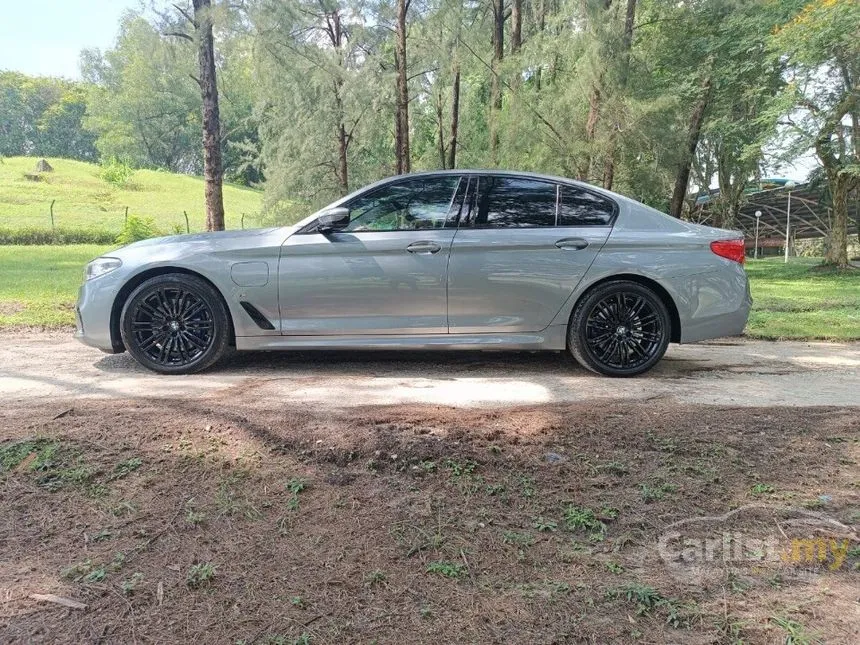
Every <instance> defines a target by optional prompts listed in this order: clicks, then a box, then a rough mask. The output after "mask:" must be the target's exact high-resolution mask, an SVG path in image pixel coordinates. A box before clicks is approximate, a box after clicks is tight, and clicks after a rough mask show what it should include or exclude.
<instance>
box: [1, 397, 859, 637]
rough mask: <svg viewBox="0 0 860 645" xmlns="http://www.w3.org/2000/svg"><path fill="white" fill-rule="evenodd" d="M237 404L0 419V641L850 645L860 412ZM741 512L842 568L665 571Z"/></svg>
mask: <svg viewBox="0 0 860 645" xmlns="http://www.w3.org/2000/svg"><path fill="white" fill-rule="evenodd" d="M240 398H241V397H235V398H233V399H231V402H229V403H228V401H226V400H223V399H220V398H219V397H217V396H213V397H210V398H203V397H198V398H190V399H189V398H187V397H181V396H178V395H177V396H175V397H169V396H160V397H159V398H146V397H145V393H142V394H141V397H140V398H134V399H121V398H112V399H100V398H86V399H82V398H69V399H63V398H59V397H55V398H50V399H48V398H45V399H39V400H38V404H36V401H35V400H34V401H21V402H20V403H17V404H15V403H13V402H8V403H7V404H6V405H4V407H3V408H2V409H0V555H2V557H0V642H4V643H5V642H15V643H19V642H20V643H41V642H46V643H53V642H58V643H102V642H104V643H131V642H141V643H143V642H147V643H148V642H163V643H167V642H170V643H185V642H196V643H235V642H242V643H359V642H360V643H370V642H378V643H448V642H470V643H569V642H593V643H612V642H617V643H626V642H631V641H638V642H643V643H665V642H685V643H730V642H740V640H741V639H742V640H743V642H749V643H776V642H784V641H785V639H786V638H787V637H788V636H790V635H794V637H795V640H794V641H792V642H815V639H820V640H822V641H826V642H828V643H856V642H860V619H858V616H860V605H858V600H860V598H858V595H860V594H858V588H860V587H858V577H860V573H859V572H858V570H857V569H858V562H860V549H858V542H857V540H856V533H857V529H858V523H860V496H858V485H860V476H859V475H860V470H858V460H860V415H858V412H857V408H852V407H802V406H798V407H793V408H782V407H779V408H769V407H754V406H746V407H727V406H712V405H700V404H688V403H676V402H672V401H667V400H665V399H658V400H653V401H647V400H646V401H642V400H639V401H619V400H606V399H601V400H592V401H588V402H581V403H548V404H543V405H534V406H532V405H529V406H520V407H507V408H490V409H486V408H485V409H480V408H454V407H447V406H436V405H426V404H425V405H421V404H413V405H400V406H372V407H370V406H367V407H361V406H358V407H350V408H328V407H320V406H312V405H296V404H293V403H284V402H283V401H279V400H278V399H277V398H274V399H268V400H265V401H259V400H257V401H255V402H254V404H253V406H252V405H251V404H247V403H246V404H242V403H234V402H233V401H238V400H240ZM748 504H756V505H758V509H759V510H758V511H757V515H756V516H755V517H754V518H753V517H750V518H749V519H744V517H742V516H740V515H738V516H736V517H735V519H734V520H733V522H734V523H733V525H732V531H748V532H755V531H758V532H759V534H761V531H762V530H765V531H766V532H768V535H771V534H772V535H774V536H776V537H777V538H779V539H782V537H784V538H785V539H786V540H787V539H788V538H789V537H792V536H793V535H794V533H791V529H790V528H785V527H787V526H788V525H787V524H785V525H784V524H783V523H782V520H781V519H780V517H779V513H780V512H781V511H779V509H781V508H785V507H791V508H795V509H803V512H805V513H806V514H808V515H810V516H815V517H816V518H819V519H821V521H822V522H825V528H822V524H821V522H819V523H818V524H817V525H815V526H813V525H811V524H809V525H808V526H809V528H808V529H804V530H808V531H809V532H814V533H815V534H816V535H819V536H824V537H826V538H827V539H834V540H835V539H837V538H838V539H843V538H844V539H846V540H849V541H850V548H849V549H847V550H846V557H845V559H844V562H840V563H839V564H840V566H838V567H834V566H832V565H833V564H835V563H834V562H833V560H832V559H829V557H828V559H821V560H818V559H815V558H812V559H811V561H805V562H793V561H792V562H782V563H772V562H771V563H766V564H762V565H761V566H758V567H752V568H747V569H744V570H742V571H740V572H739V571H738V570H736V569H733V568H731V567H730V566H728V565H727V564H726V563H724V562H716V563H714V562H710V563H707V564H706V568H707V567H710V569H709V573H710V574H711V575H709V576H704V577H696V576H690V577H689V578H685V577H683V576H678V575H677V571H676V572H675V574H674V575H673V570H672V569H671V568H670V567H669V566H668V565H667V563H666V562H664V561H663V560H662V559H661V558H660V557H659V554H658V552H657V548H656V545H657V544H658V543H659V541H660V537H661V535H662V534H663V532H664V531H665V529H666V527H669V526H671V525H672V524H673V523H674V522H678V521H679V520H685V519H689V518H696V517H701V516H719V515H721V514H724V513H726V512H727V511H731V510H732V509H736V510H737V509H742V508H743V507H745V505H748ZM771 511H772V512H771ZM762 513H764V516H763V515H762ZM768 513H770V515H768ZM765 516H766V517H765ZM826 522H830V524H826ZM763 527H764V529H763ZM827 527H831V528H827ZM833 527H836V528H833ZM828 531H829V533H828ZM780 534H782V537H781V536H780ZM32 594H56V595H57V596H60V597H62V598H66V599H71V600H74V601H77V602H80V603H83V604H85V605H86V608H85V609H74V608H69V607H66V606H63V605H60V604H56V603H51V602H48V603H46V602H42V601H37V600H34V599H32V598H31V595H32ZM801 637H802V638H808V639H811V640H809V641H803V640H800V639H801Z"/></svg>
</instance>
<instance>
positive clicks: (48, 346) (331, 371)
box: [0, 332, 860, 409]
mask: <svg viewBox="0 0 860 645" xmlns="http://www.w3.org/2000/svg"><path fill="white" fill-rule="evenodd" d="M0 339H2V341H3V342H0V402H3V401H10V402H17V403H24V402H30V403H32V402H34V401H41V400H49V399H53V398H55V397H76V398H79V397H108V398H122V399H125V398H135V397H138V396H149V397H153V396H154V397H167V398H173V397H176V396H177V395H181V396H182V397H183V398H186V399H187V398H197V397H204V398H205V397H215V398H218V399H220V400H222V401H224V402H229V403H239V402H252V401H258V402H265V401H266V400H271V401H277V402H279V403H281V404H293V405H308V406H310V407H313V408H314V409H320V408H342V407H346V406H357V405H359V406H360V405H377V404H379V405H390V404H427V403H430V404H438V405H454V406H469V407H489V406H510V405H529V404H534V403H550V402H571V403H573V402H593V401H595V400H602V401H607V400H617V399H625V400H643V399H646V400H648V399H653V398H655V397H664V398H669V399H672V400H677V401H680V402H685V403H711V404H719V405H752V406H776V405H792V406H794V405H799V406H806V405H857V404H858V396H857V393H858V392H860V343H821V342H770V341H750V340H743V339H725V340H722V341H714V342H709V343H699V344H694V345H671V346H670V347H669V351H668V353H667V354H666V357H665V358H664V359H663V360H662V361H661V362H660V363H659V364H658V365H657V367H655V369H653V370H652V371H651V372H649V373H648V374H647V375H646V376H645V377H643V378H637V379H604V378H599V377H597V376H595V375H593V374H591V373H590V372H588V371H586V370H584V369H582V368H580V367H578V366H577V365H576V364H575V363H573V361H571V359H570V358H569V357H568V356H567V355H565V354H563V353H511V352H460V353H453V352H452V353H447V352H341V351H339V352H281V353H263V352H249V353H244V352H243V353H238V354H234V355H233V356H232V357H230V358H228V359H227V360H225V361H223V362H222V363H221V364H220V365H218V366H216V368H215V369H213V370H210V371H208V372H206V373H204V374H196V375H194V376H190V377H188V376H173V377H165V376H158V375H155V374H153V373H151V372H149V371H147V370H145V369H144V368H142V367H140V366H139V365H138V364H137V363H135V362H134V360H133V359H132V358H131V357H130V356H129V355H128V354H127V353H126V354H117V355H107V354H102V353H101V352H99V351H98V350H95V349H92V348H89V347H85V346H83V345H81V344H80V343H78V342H77V341H75V340H73V339H72V338H71V336H70V334H69V333H50V334H38V333H36V334H34V333H19V334H13V333H10V332H0ZM180 393H181V394H180Z"/></svg>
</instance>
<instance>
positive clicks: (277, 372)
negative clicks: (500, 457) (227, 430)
mask: <svg viewBox="0 0 860 645" xmlns="http://www.w3.org/2000/svg"><path fill="white" fill-rule="evenodd" d="M94 366H95V367H96V368H97V369H99V370H102V371H104V372H123V373H129V372H132V373H139V374H152V372H150V371H149V370H147V369H146V368H144V367H143V366H141V365H140V364H138V363H137V362H136V361H135V360H134V359H133V358H132V357H131V355H129V354H128V353H123V354H113V355H107V356H104V357H102V358H101V359H99V360H98V361H96V362H95V363H94ZM713 369H714V366H712V365H709V364H708V361H706V360H703V361H699V360H691V359H679V358H672V357H671V356H666V357H664V359H663V360H662V361H660V362H659V363H658V364H657V365H656V366H655V367H654V368H653V369H652V370H651V371H650V372H648V373H647V375H643V376H644V377H646V378H647V377H648V376H650V377H658V378H659V377H663V378H679V377H683V376H689V375H693V374H695V373H697V372H703V371H711V370H713ZM203 373H204V374H206V375H212V376H216V377H217V376H218V375H225V376H226V375H240V376H285V377H286V376H325V375H338V376H350V375H353V376H365V377H367V376H369V377H383V376H384V377H403V378H424V379H435V380H454V379H457V378H481V377H483V376H493V377H500V376H501V377H516V378H522V377H527V376H530V375H541V376H548V375H554V376H562V377H594V378H600V377H599V376H598V375H597V374H594V373H592V372H590V371H589V370H586V369H585V368H583V367H581V366H580V365H579V364H577V363H576V361H574V360H573V358H571V356H570V355H569V354H568V353H567V352H563V351H558V352H528V351H502V350H500V351H486V350H484V351H420V350H416V351H410V350H396V351H395V350H361V351H359V350H314V351H272V352H264V351H242V352H233V353H232V354H230V355H228V356H226V357H224V358H223V359H222V360H221V361H219V362H218V363H217V364H216V365H215V366H213V367H211V368H209V369H208V370H206V371H205V372H203Z"/></svg>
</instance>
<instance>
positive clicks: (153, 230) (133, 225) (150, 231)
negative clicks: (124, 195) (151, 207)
mask: <svg viewBox="0 0 860 645" xmlns="http://www.w3.org/2000/svg"><path fill="white" fill-rule="evenodd" d="M160 235H161V231H159V230H158V228H157V227H156V226H155V220H154V219H152V218H151V217H138V216H137V215H129V216H128V220H126V223H125V226H123V227H122V231H121V232H120V234H119V235H117V237H116V243H117V244H131V243H132V242H139V241H140V240H147V239H149V238H151V237H159V236H160Z"/></svg>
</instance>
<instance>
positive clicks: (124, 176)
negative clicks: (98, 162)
mask: <svg viewBox="0 0 860 645" xmlns="http://www.w3.org/2000/svg"><path fill="white" fill-rule="evenodd" d="M132 175H134V169H133V168H132V167H131V166H129V165H128V164H125V163H123V162H121V161H119V160H118V159H117V158H116V157H111V158H110V159H108V160H107V161H106V162H102V171H101V178H102V179H104V180H105V181H106V182H108V183H109V184H113V185H114V186H125V185H126V184H127V183H128V180H129V179H131V177H132Z"/></svg>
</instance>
